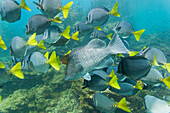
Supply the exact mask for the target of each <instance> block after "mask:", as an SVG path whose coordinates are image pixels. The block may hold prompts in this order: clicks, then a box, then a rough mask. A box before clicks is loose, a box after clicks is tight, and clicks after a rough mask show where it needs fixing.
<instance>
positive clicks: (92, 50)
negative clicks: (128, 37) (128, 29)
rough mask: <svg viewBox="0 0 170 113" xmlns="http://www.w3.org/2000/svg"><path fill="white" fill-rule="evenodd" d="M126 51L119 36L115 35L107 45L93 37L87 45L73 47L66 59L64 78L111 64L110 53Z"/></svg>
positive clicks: (78, 76) (72, 78)
mask: <svg viewBox="0 0 170 113" xmlns="http://www.w3.org/2000/svg"><path fill="white" fill-rule="evenodd" d="M117 53H128V50H127V49H126V47H125V46H124V45H123V43H122V41H121V40H120V38H119V37H118V36H117V35H115V37H113V38H112V40H111V42H110V43H109V45H108V46H107V47H106V43H105V42H104V41H102V40H100V39H93V40H91V41H90V42H89V43H88V44H87V45H85V46H82V47H78V48H76V49H74V50H73V51H72V52H71V53H70V55H69V59H68V63H67V67H66V76H65V80H74V79H78V78H81V77H82V76H83V75H85V74H86V73H87V72H91V71H92V70H95V69H102V68H105V67H108V66H110V65H112V63H113V62H111V61H110V59H109V58H110V55H112V54H117Z"/></svg>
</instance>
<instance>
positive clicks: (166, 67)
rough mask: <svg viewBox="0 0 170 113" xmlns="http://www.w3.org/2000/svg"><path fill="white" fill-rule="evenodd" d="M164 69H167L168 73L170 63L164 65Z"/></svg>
mask: <svg viewBox="0 0 170 113" xmlns="http://www.w3.org/2000/svg"><path fill="white" fill-rule="evenodd" d="M162 67H163V68H164V69H167V70H168V72H169V73H170V63H164V65H163V66H162Z"/></svg>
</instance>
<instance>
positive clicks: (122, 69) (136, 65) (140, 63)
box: [117, 56, 152, 79]
mask: <svg viewBox="0 0 170 113" xmlns="http://www.w3.org/2000/svg"><path fill="white" fill-rule="evenodd" d="M151 67H152V65H151V62H150V61H149V60H148V59H146V58H144V57H143V56H132V57H125V58H123V59H122V60H121V61H120V62H119V65H118V71H117V73H120V74H123V75H125V76H127V77H130V78H132V79H138V78H142V77H145V76H146V75H147V74H148V73H149V71H150V69H151Z"/></svg>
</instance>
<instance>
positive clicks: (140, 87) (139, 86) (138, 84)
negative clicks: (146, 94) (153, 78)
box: [135, 81, 143, 91]
mask: <svg viewBox="0 0 170 113" xmlns="http://www.w3.org/2000/svg"><path fill="white" fill-rule="evenodd" d="M141 84H142V81H138V82H137V84H136V86H135V88H137V89H139V90H141V91H142V90H143V88H142V86H141Z"/></svg>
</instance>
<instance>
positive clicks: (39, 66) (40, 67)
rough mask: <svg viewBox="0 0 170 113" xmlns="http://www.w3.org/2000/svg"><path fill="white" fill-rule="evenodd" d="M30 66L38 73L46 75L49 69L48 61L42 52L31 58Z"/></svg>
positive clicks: (33, 54) (35, 53) (34, 54)
mask: <svg viewBox="0 0 170 113" xmlns="http://www.w3.org/2000/svg"><path fill="white" fill-rule="evenodd" d="M28 62H29V66H30V68H31V69H33V70H34V71H36V72H37V73H46V72H47V71H48V69H49V64H46V62H47V59H46V58H45V56H43V55H42V54H41V53H40V52H34V53H32V54H31V55H30V56H29V59H28Z"/></svg>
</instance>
